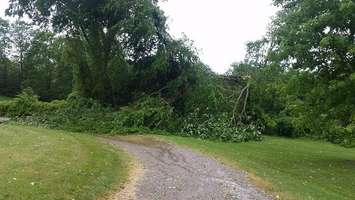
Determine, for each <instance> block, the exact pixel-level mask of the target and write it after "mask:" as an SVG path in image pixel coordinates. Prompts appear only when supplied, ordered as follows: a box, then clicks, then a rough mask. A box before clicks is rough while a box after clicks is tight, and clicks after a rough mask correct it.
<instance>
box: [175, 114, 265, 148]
mask: <svg viewBox="0 0 355 200" xmlns="http://www.w3.org/2000/svg"><path fill="white" fill-rule="evenodd" d="M230 121H231V120H230V117H229V115H228V114H227V113H223V114H220V115H213V114H198V110H197V111H195V112H193V113H191V114H190V115H189V116H188V117H187V118H186V119H185V120H184V126H183V128H182V130H181V132H180V135H182V136H193V137H198V138H202V139H216V140H221V141H232V142H247V141H251V140H255V141H260V140H261V139H262V136H261V131H260V126H257V125H254V124H239V125H238V126H233V125H232V124H231V122H230Z"/></svg>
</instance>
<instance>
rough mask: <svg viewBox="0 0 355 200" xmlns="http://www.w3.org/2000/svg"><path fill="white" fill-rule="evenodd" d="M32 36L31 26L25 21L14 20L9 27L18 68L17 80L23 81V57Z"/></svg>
mask: <svg viewBox="0 0 355 200" xmlns="http://www.w3.org/2000/svg"><path fill="white" fill-rule="evenodd" d="M33 35H34V30H33V26H32V25H31V24H29V23H27V22H25V21H22V20H16V21H15V22H14V23H13V24H12V27H11V40H12V43H13V45H14V50H15V54H14V58H15V60H16V62H17V63H18V66H19V79H20V81H21V82H22V81H23V71H24V56H25V54H26V52H27V51H28V50H29V48H30V43H31V40H32V38H33Z"/></svg>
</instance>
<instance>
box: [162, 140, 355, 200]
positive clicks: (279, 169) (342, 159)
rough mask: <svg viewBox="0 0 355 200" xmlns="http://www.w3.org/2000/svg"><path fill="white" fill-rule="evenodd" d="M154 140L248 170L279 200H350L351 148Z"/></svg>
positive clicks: (353, 188)
mask: <svg viewBox="0 0 355 200" xmlns="http://www.w3.org/2000/svg"><path fill="white" fill-rule="evenodd" d="M159 137H160V138H163V139H166V140H169V141H171V142H174V143H177V144H180V145H184V146H187V147H190V148H193V149H196V150H199V151H202V152H203V153H206V154H209V155H211V156H213V157H215V158H217V159H219V160H221V161H222V162H225V163H227V164H229V165H231V166H233V167H236V168H241V169H244V170H246V171H248V172H249V173H250V174H251V178H252V179H254V181H255V182H256V183H257V184H259V185H261V186H264V187H265V188H266V189H267V190H269V191H270V192H271V193H273V194H274V195H275V196H276V195H277V196H279V197H280V198H281V199H300V200H306V199H309V200H311V199H312V200H313V199H322V200H328V199H329V200H334V199H337V200H350V199H354V197H355V149H346V148H343V147H339V146H336V145H332V144H328V143H323V142H317V141H310V140H303V139H297V140H292V139H284V138H276V137H266V138H265V140H264V141H262V142H250V143H241V144H232V143H221V142H213V141H203V140H199V139H191V138H182V137H174V136H159Z"/></svg>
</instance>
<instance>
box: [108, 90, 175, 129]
mask: <svg viewBox="0 0 355 200" xmlns="http://www.w3.org/2000/svg"><path fill="white" fill-rule="evenodd" d="M114 118H115V123H116V124H117V125H118V126H119V127H134V128H143V127H145V128H149V129H163V130H169V129H174V128H172V126H171V125H172V124H173V123H172V122H173V121H174V111H173V108H172V107H171V106H170V105H169V104H168V103H166V102H165V101H164V100H163V99H160V98H153V97H145V98H142V99H140V100H139V101H138V102H136V103H134V104H132V105H130V106H127V107H123V108H121V109H120V111H118V112H116V113H115V116H114Z"/></svg>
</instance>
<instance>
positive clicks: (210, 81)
mask: <svg viewBox="0 0 355 200" xmlns="http://www.w3.org/2000/svg"><path fill="white" fill-rule="evenodd" d="M274 4H275V5H276V6H278V7H279V8H280V11H279V12H278V14H277V15H276V16H275V17H274V19H273V22H272V23H271V25H270V27H269V31H268V33H267V35H266V36H265V37H264V38H263V39H261V40H259V41H254V42H250V43H248V45H247V50H248V51H247V55H246V58H245V60H244V61H242V62H239V63H235V64H233V65H232V68H231V70H230V71H229V72H228V73H226V74H225V75H218V74H215V73H214V72H212V71H211V70H210V69H209V67H208V66H206V65H204V64H203V63H202V62H201V61H200V60H199V57H198V54H197V53H196V51H195V50H194V47H193V46H192V45H191V43H190V41H189V40H188V39H186V38H184V39H175V38H173V37H171V36H170V35H169V34H168V32H167V25H166V17H165V15H164V13H163V12H162V11H161V10H160V8H159V6H158V5H157V1H153V0H137V1H128V0H104V1H50V2H45V1H36V0H10V7H9V9H8V10H7V14H9V15H12V16H22V15H24V14H27V15H28V16H30V17H31V19H32V21H33V23H34V24H36V26H34V25H29V24H26V23H24V22H21V21H17V22H15V23H14V24H12V25H11V24H9V23H8V22H6V21H5V20H2V23H1V24H2V25H1V27H2V28H0V30H1V32H2V33H0V35H1V36H0V37H1V38H2V40H1V41H4V42H2V43H1V49H2V50H1V52H2V53H1V56H2V57H1V59H2V61H1V63H2V65H1V69H0V70H1V71H0V72H1V74H0V76H1V80H0V81H2V83H1V85H0V87H1V89H0V90H1V91H0V94H5V95H15V94H16V93H18V92H19V91H20V90H22V89H25V88H27V87H31V88H32V89H33V92H32V91H31V90H26V91H25V92H24V93H22V94H21V95H20V96H19V97H18V98H17V99H16V100H15V101H13V102H12V103H4V104H3V105H0V114H5V115H12V116H17V117H20V118H22V119H26V120H27V121H28V119H30V120H29V121H30V123H34V124H37V123H40V124H46V125H47V126H50V127H56V128H63V129H71V130H75V131H91V132H98V133H107V132H112V131H114V132H126V133H127V132H140V130H142V129H144V132H147V129H148V130H164V131H168V132H171V133H177V134H179V135H184V136H194V137H200V138H210V139H219V140H223V141H234V142H241V141H249V140H260V139H261V133H264V134H271V135H281V136H288V137H300V136H311V137H315V138H320V139H327V140H328V141H331V142H334V143H340V144H343V145H347V146H351V145H353V143H354V141H355V114H354V111H355V69H354V68H355V44H354V41H355V35H354V33H355V20H354V19H355V15H354V13H355V3H354V2H353V1H352V0H342V1H341V0H330V1H322V0H316V1H315V0H305V1H298V0H274ZM15 27H17V28H15ZM19 27H20V28H19ZM21 27H22V28H21ZM33 27H38V28H37V29H34V30H33ZM44 27H51V28H50V30H52V31H48V28H47V29H44ZM20 29H22V31H18V30H20ZM44 30H46V31H44ZM15 33H17V34H15ZM16 38H22V39H21V40H18V39H16ZM16 41H18V42H16ZM19 41H20V42H19ZM5 72H6V73H5ZM33 93H34V94H36V95H38V96H39V98H40V100H45V101H51V100H55V99H66V98H67V97H68V96H69V97H68V98H67V100H66V101H55V102H52V103H44V104H43V103H41V102H39V101H38V99H37V97H36V96H35V95H34V94H33ZM69 94H70V95H69ZM23 105H27V106H25V107H24V106H23ZM22 116H32V118H28V117H26V118H23V117H22ZM98 119H100V120H98Z"/></svg>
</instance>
